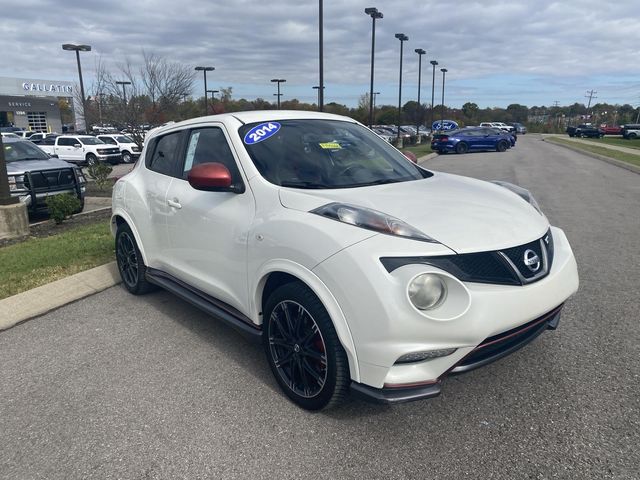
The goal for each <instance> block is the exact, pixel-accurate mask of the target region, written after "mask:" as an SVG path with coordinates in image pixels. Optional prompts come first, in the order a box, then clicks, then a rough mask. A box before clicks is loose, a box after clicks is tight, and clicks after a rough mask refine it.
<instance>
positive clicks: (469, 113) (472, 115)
mask: <svg viewBox="0 0 640 480" xmlns="http://www.w3.org/2000/svg"><path fill="white" fill-rule="evenodd" d="M479 111H480V107H478V104H476V103H473V102H467V103H465V104H464V105H462V114H463V115H464V116H465V117H467V119H468V120H469V121H470V122H471V123H473V122H474V120H476V119H477V118H478V112H479Z"/></svg>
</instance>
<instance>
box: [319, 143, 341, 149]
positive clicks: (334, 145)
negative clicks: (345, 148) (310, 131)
mask: <svg viewBox="0 0 640 480" xmlns="http://www.w3.org/2000/svg"><path fill="white" fill-rule="evenodd" d="M319 145H320V148H324V149H325V150H340V149H341V148H342V147H341V146H340V144H339V143H336V142H326V143H320V144H319Z"/></svg>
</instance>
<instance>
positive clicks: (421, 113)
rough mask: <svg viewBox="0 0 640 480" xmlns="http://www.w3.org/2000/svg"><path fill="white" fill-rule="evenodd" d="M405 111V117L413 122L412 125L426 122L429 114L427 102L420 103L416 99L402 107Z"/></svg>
mask: <svg viewBox="0 0 640 480" xmlns="http://www.w3.org/2000/svg"><path fill="white" fill-rule="evenodd" d="M402 111H403V112H404V118H405V119H406V120H407V121H408V122H410V123H411V125H422V124H424V121H425V117H426V116H427V106H426V105H425V104H422V105H421V104H419V103H418V102H416V101H413V100H410V101H408V102H407V103H405V104H404V106H403V107H402Z"/></svg>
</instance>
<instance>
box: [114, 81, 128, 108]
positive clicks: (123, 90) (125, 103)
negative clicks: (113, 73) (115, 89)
mask: <svg viewBox="0 0 640 480" xmlns="http://www.w3.org/2000/svg"><path fill="white" fill-rule="evenodd" d="M116 84H117V85H122V97H123V98H124V105H125V106H126V105H127V91H126V90H125V86H126V85H131V82H118V81H116Z"/></svg>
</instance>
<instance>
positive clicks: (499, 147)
mask: <svg viewBox="0 0 640 480" xmlns="http://www.w3.org/2000/svg"><path fill="white" fill-rule="evenodd" d="M507 148H509V145H508V144H507V142H506V141H505V140H500V141H499V142H498V145H497V146H496V150H497V151H499V152H506V151H507Z"/></svg>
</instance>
